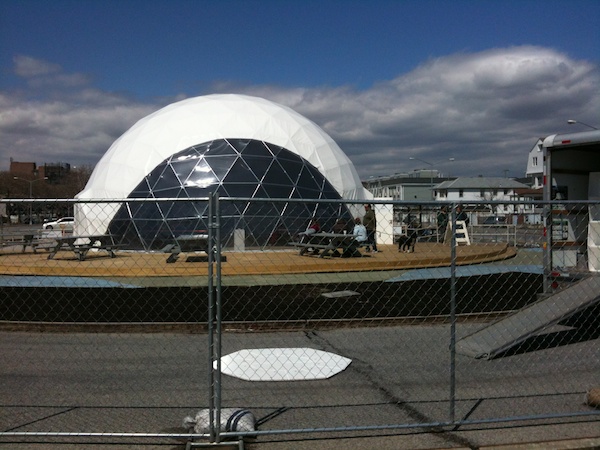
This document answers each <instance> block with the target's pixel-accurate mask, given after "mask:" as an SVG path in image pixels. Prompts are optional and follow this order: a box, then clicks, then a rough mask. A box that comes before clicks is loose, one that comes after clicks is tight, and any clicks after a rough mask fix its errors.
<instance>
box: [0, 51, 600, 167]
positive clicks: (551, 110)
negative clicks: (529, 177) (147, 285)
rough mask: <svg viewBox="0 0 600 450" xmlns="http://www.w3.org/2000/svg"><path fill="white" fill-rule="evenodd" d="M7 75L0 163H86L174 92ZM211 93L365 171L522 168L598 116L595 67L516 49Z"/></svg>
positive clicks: (35, 63)
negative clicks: (271, 111) (292, 121)
mask: <svg viewBox="0 0 600 450" xmlns="http://www.w3.org/2000/svg"><path fill="white" fill-rule="evenodd" d="M15 73H17V74H18V75H19V76H21V77H23V78H24V79H25V80H26V81H27V83H28V84H27V91H26V94H25V93H24V92H22V91H21V92H20V91H12V92H7V91H5V92H0V149H1V150H2V155H4V157H5V158H6V160H8V158H9V157H10V156H12V157H14V158H15V159H17V160H21V161H36V162H38V163H43V162H57V161H61V162H70V163H72V164H94V163H95V162H97V161H98V159H99V158H100V157H101V156H102V155H103V154H104V152H105V151H106V150H107V149H108V147H109V146H110V145H111V144H112V142H113V141H114V140H115V139H116V138H118V137H119V136H120V135H121V134H122V133H123V132H125V131H126V130H127V129H128V128H129V127H131V126H132V125H133V124H134V123H135V122H136V121H137V120H139V119H141V118H142V117H144V116H146V115H147V114H150V113H151V112H153V111H155V110H157V109H159V108H161V107H162V106H164V105H166V104H168V103H171V102H174V101H177V100H181V96H178V97H177V98H170V99H161V101H160V103H158V102H157V103H154V104H149V103H143V102H140V101H136V100H134V99H132V98H129V97H127V96H126V95H124V94H115V93H111V92H104V91H101V90H99V89H97V88H95V87H94V86H93V85H92V79H91V78H90V77H89V76H87V75H85V74H69V73H65V72H64V71H63V70H62V68H60V66H58V65H56V64H52V63H48V62H44V61H40V60H36V59H34V58H31V57H24V56H22V57H19V58H16V59H15ZM213 92H219V93H224V92H237V93H247V94H250V95H257V96H261V97H264V98H267V99H269V100H272V101H275V102H278V103H281V104H285V105H288V106H290V107H291V108H293V109H294V110H296V111H298V112H299V113H300V114H303V115H305V116H307V117H309V118H310V119H311V120H313V121H314V122H316V123H317V124H318V125H319V126H321V127H322V128H323V129H324V130H325V131H326V132H328V133H329V134H330V135H331V136H332V137H333V139H335V140H336V142H337V143H338V144H339V145H340V147H341V148H342V149H343V150H344V151H345V152H346V153H347V154H348V156H349V157H350V158H351V160H352V161H353V162H354V164H355V166H356V168H357V170H358V171H359V173H360V174H361V176H362V177H363V178H367V177H369V176H371V175H386V174H390V173H394V172H402V171H410V170H412V169H416V168H419V167H418V165H417V164H416V163H415V161H409V157H410V156H415V157H418V158H420V159H423V160H426V161H429V162H432V163H436V164H437V162H438V161H439V164H437V165H438V166H439V169H440V170H442V171H443V172H445V173H446V174H447V173H451V174H452V175H459V174H460V175H478V174H484V175H502V174H503V173H504V170H509V175H510V176H522V175H524V172H525V166H526V160H527V153H528V151H529V150H530V148H531V147H532V146H533V145H534V143H535V142H536V140H537V138H538V137H541V136H545V135H549V134H553V133H559V132H569V131H575V128H573V127H569V126H568V125H567V124H566V120H567V119H570V118H574V119H579V120H581V121H583V122H586V123H592V124H597V121H598V112H599V111H600V71H599V68H598V66H597V65H594V64H592V63H590V62H588V61H577V60H573V59H571V58H569V56H568V55H565V54H562V53H559V52H557V51H554V50H552V49H548V48H540V47H529V46H524V47H515V48H507V49H493V50H489V51H485V52H480V53H472V54H456V55H450V56H447V57H443V58H437V59H432V60H429V61H427V62H425V63H423V64H422V65H421V66H419V67H417V68H416V69H414V70H413V71H411V72H409V73H406V74H400V75H399V76H398V77H396V78H395V79H392V80H389V81H386V82H381V83H378V84H376V85H373V86H372V87H371V88H369V89H367V90H356V89H354V88H352V87H348V86H340V87H333V88H329V87H324V88H301V87H297V88H282V87H276V86H266V85H262V86H244V87H240V86H231V85H229V84H227V83H220V84H214V85H213V89H212V90H211V92H205V93H213ZM157 94H160V93H157ZM199 95H200V94H199ZM449 157H454V158H456V161H455V162H454V163H448V162H447V160H448V158H449ZM1 164H2V165H7V164H8V161H2V162H1Z"/></svg>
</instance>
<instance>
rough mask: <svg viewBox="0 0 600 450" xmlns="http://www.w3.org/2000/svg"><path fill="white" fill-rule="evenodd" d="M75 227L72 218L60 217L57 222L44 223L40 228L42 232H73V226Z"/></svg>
mask: <svg viewBox="0 0 600 450" xmlns="http://www.w3.org/2000/svg"><path fill="white" fill-rule="evenodd" d="M74 225H75V218H74V217H61V218H60V219H58V220H53V221H50V222H46V223H45V224H44V225H42V227H43V228H44V230H55V229H56V230H65V231H73V226H74Z"/></svg>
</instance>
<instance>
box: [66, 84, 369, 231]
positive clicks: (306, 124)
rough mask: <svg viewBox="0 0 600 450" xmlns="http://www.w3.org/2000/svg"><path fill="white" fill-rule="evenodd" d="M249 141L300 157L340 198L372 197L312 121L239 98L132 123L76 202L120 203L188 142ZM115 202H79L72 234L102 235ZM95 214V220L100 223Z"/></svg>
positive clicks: (199, 103)
mask: <svg viewBox="0 0 600 450" xmlns="http://www.w3.org/2000/svg"><path fill="white" fill-rule="evenodd" d="M234 138H235V139H253V140H257V141H264V142H267V143H270V144H274V145H277V146H280V147H284V148H285V149H287V150H289V151H291V152H292V153H295V154H297V155H299V156H300V157H301V158H303V159H305V160H306V161H308V162H309V163H311V164H312V165H313V166H315V167H316V168H317V170H319V172H321V173H322V174H323V175H324V177H325V178H326V179H327V180H328V181H329V182H330V183H331V185H332V186H333V187H334V188H335V189H336V190H337V191H338V193H339V194H340V196H341V197H342V198H343V199H347V200H359V201H361V200H364V199H367V198H371V196H370V194H369V193H368V192H367V191H366V190H365V189H364V188H363V186H362V183H361V181H360V178H359V176H358V174H357V172H356V170H355V168H354V166H353V165H352V162H351V161H350V160H349V159H348V157H347V156H346V155H345V154H344V152H343V151H342V150H341V149H340V148H339V147H338V145H337V144H336V143H335V142H334V141H333V139H331V137H329V135H327V134H326V133H325V132H324V131H323V130H322V129H321V128H319V127H318V126H317V125H316V124H315V123H313V122H311V121H310V120H308V119H306V118H305V117H303V116H301V115H300V114H298V113H296V112H295V111H293V110H291V109H290V108H287V107H285V106H282V105H279V104H276V103H273V102H270V101H268V100H265V99H262V98H258V97H250V96H246V95H234V94H221V95H207V96H203V97H194V98H189V99H186V100H183V101H180V102H177V103H173V104H171V105H168V106H166V107H164V108H162V109H160V110H158V111H156V112H154V113H152V114H150V115H149V116H146V117H145V118H143V119H141V120H139V121H138V122H137V123H136V124H135V125H134V126H133V127H131V128H130V129H129V130H128V131H127V132H125V133H124V134H123V135H122V136H121V137H120V138H119V139H117V140H116V141H115V142H114V143H113V145H112V146H111V147H110V148H109V149H108V151H107V152H106V153H105V154H104V156H103V157H102V158H101V160H100V161H99V162H98V164H97V165H96V167H95V169H94V171H93V173H92V176H91V177H90V179H89V181H88V183H87V185H86V187H85V188H84V190H83V191H82V192H80V193H79V194H78V195H77V197H78V198H80V199H122V198H127V197H128V196H129V194H130V193H131V192H132V190H133V189H134V188H135V187H136V186H137V185H138V184H139V183H140V182H141V181H142V180H143V179H144V177H145V176H146V175H148V174H149V173H150V172H151V171H152V170H153V169H154V168H155V167H156V166H158V165H159V164H161V163H162V162H163V161H164V160H165V159H167V158H169V157H170V156H172V155H174V154H176V153H178V152H180V151H183V150H185V149H187V148H189V147H191V146H193V145H198V144H202V143H206V142H210V141H213V140H217V139H234ZM117 208H118V204H111V205H110V206H109V205H107V204H105V205H104V207H103V211H102V213H101V214H99V211H98V210H97V209H98V208H94V206H93V205H90V204H87V205H78V207H77V208H76V211H75V215H76V232H78V233H95V232H104V231H105V230H106V229H107V227H108V224H109V223H110V221H111V219H112V217H113V216H114V214H115V212H116V210H117ZM100 217H102V219H100Z"/></svg>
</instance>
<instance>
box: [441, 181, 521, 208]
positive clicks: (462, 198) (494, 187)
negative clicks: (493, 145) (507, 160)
mask: <svg viewBox="0 0 600 450" xmlns="http://www.w3.org/2000/svg"><path fill="white" fill-rule="evenodd" d="M528 188H529V186H527V185H526V184H523V183H521V182H519V181H516V180H514V179H512V178H502V177H459V178H456V179H454V180H447V181H444V182H442V183H440V184H437V185H436V186H434V191H433V193H434V198H435V200H437V201H451V202H461V203H469V202H482V201H489V202H493V203H490V205H489V213H490V214H496V215H504V214H514V213H522V212H523V211H515V208H514V205H504V204H502V203H495V202H503V201H518V200H521V196H520V195H519V193H518V191H519V190H526V189H528Z"/></svg>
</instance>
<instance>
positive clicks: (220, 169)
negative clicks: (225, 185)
mask: <svg viewBox="0 0 600 450" xmlns="http://www.w3.org/2000/svg"><path fill="white" fill-rule="evenodd" d="M237 159H238V157H237V156H211V157H208V156H207V157H206V158H205V161H206V162H207V164H208V165H209V166H210V168H211V169H212V171H213V173H214V174H215V176H216V177H217V178H218V179H219V180H223V178H225V175H227V173H228V172H229V169H230V168H231V166H232V165H233V164H234V163H235V161H236V160H237Z"/></svg>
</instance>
